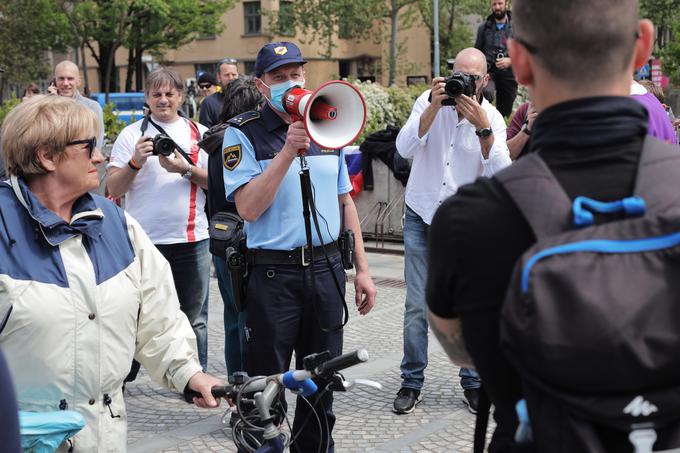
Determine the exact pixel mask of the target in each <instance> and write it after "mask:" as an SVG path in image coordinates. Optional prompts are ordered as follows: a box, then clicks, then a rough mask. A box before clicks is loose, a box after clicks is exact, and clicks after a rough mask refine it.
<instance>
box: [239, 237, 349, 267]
mask: <svg viewBox="0 0 680 453" xmlns="http://www.w3.org/2000/svg"><path fill="white" fill-rule="evenodd" d="M324 249H325V250H326V253H325V254H324ZM313 251H314V253H313V255H314V262H315V263H318V262H320V261H322V260H325V259H326V255H328V257H329V258H331V257H335V256H338V255H339V254H340V250H339V249H338V246H337V244H336V243H335V242H331V243H330V244H326V245H319V246H317V247H314V248H313ZM246 262H247V263H248V264H249V265H251V266H254V265H262V264H265V265H271V264H284V265H298V266H303V267H306V266H309V265H310V264H312V253H310V249H309V248H308V247H307V246H306V245H305V246H302V247H297V248H295V249H293V250H269V249H250V250H248V251H247V252H246Z"/></svg>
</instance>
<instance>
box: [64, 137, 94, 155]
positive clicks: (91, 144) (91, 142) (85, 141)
mask: <svg viewBox="0 0 680 453" xmlns="http://www.w3.org/2000/svg"><path fill="white" fill-rule="evenodd" d="M71 145H87V152H88V153H89V154H90V159H92V154H93V153H94V149H95V148H96V147H97V137H92V138H86V139H83V140H74V141H72V142H68V143H67V144H66V146H71Z"/></svg>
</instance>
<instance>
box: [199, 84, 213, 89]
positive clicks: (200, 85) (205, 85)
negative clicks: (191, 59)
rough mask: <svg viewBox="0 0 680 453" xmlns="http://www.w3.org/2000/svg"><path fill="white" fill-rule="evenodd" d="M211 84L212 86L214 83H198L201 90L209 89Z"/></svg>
mask: <svg viewBox="0 0 680 453" xmlns="http://www.w3.org/2000/svg"><path fill="white" fill-rule="evenodd" d="M211 86H212V83H201V84H199V85H198V87H199V88H200V89H201V90H207V89H208V88H210V87H211Z"/></svg>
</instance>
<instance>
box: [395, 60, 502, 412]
mask: <svg viewBox="0 0 680 453" xmlns="http://www.w3.org/2000/svg"><path fill="white" fill-rule="evenodd" d="M453 72H454V75H455V76H457V77H463V78H464V79H466V80H467V85H468V90H467V92H468V94H470V96H468V95H466V94H459V95H458V96H456V97H455V98H454V99H451V98H449V96H448V95H447V94H446V92H445V85H446V83H445V79H444V78H442V77H437V78H435V79H433V80H432V89H430V90H427V91H425V92H424V93H423V94H422V95H421V96H420V97H419V98H418V99H417V100H416V102H415V105H414V106H413V111H412V112H411V116H410V117H409V119H408V121H407V122H406V125H405V126H404V127H403V129H402V130H401V132H399V135H398V136H397V151H399V154H401V155H402V156H403V157H406V158H411V157H412V158H413V167H412V169H411V176H410V178H409V180H408V184H407V186H406V217H405V223H404V250H405V262H404V275H405V278H406V288H407V289H406V311H405V313H404V357H403V359H402V362H401V379H402V384H401V389H400V390H399V392H398V393H397V398H396V399H395V400H394V412H396V413H397V414H407V413H410V412H413V410H414V409H415V406H416V404H418V402H420V390H421V388H422V387H423V382H424V379H425V376H424V371H425V367H426V366H427V329H428V323H427V317H426V305H425V283H426V279H427V231H428V228H429V225H430V223H431V221H432V216H433V215H434V212H435V210H436V209H437V208H438V207H439V205H440V204H441V203H442V202H443V201H444V200H446V198H448V197H450V196H451V195H453V194H455V193H456V191H457V190H458V188H459V187H460V186H461V185H463V184H468V183H471V182H473V181H474V180H475V179H477V177H479V176H491V175H493V174H494V173H495V172H497V171H498V170H500V169H502V168H504V167H506V166H508V165H510V162H511V161H510V152H509V150H508V146H507V145H506V143H505V122H504V120H503V117H502V116H501V114H500V113H499V112H498V110H496V108H495V107H494V106H492V105H491V104H490V103H489V102H488V101H487V100H486V99H484V98H483V97H482V94H481V93H482V89H483V88H484V87H485V86H486V84H487V83H488V81H489V76H488V74H487V72H486V57H485V56H484V54H483V53H482V52H481V51H479V50H477V49H474V48H468V49H464V50H462V51H461V52H460V53H459V54H458V55H457V56H456V60H455V63H454V65H453ZM452 101H453V102H455V105H451V104H453V102H452ZM460 376H461V385H462V386H463V389H464V395H465V397H466V402H467V403H468V407H469V408H470V410H471V411H472V412H474V411H476V408H477V400H478V394H479V387H480V383H479V379H478V376H477V374H476V373H475V372H474V370H471V369H466V368H463V369H461V371H460Z"/></svg>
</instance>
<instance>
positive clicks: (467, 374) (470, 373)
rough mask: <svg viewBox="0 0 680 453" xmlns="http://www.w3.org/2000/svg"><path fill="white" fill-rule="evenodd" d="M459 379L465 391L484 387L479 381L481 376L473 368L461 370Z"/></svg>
mask: <svg viewBox="0 0 680 453" xmlns="http://www.w3.org/2000/svg"><path fill="white" fill-rule="evenodd" d="M458 377H459V378H460V386H461V387H463V390H470V389H478V388H479V387H481V386H482V384H481V383H480V381H479V374H478V373H477V372H476V371H475V370H473V369H472V368H461V369H460V371H459V372H458Z"/></svg>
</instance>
